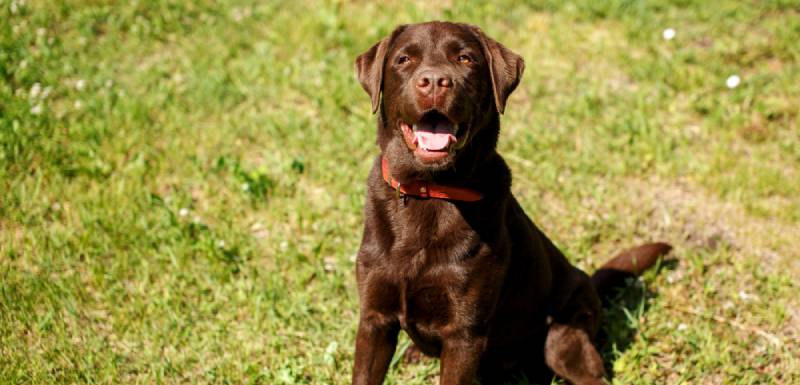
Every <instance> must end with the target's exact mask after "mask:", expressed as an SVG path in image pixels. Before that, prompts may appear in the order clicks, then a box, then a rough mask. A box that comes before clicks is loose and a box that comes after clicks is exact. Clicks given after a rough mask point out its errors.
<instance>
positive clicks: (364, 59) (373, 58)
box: [356, 25, 405, 114]
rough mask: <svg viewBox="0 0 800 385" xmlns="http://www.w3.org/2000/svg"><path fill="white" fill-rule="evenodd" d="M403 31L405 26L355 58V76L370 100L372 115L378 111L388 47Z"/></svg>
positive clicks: (398, 28)
mask: <svg viewBox="0 0 800 385" xmlns="http://www.w3.org/2000/svg"><path fill="white" fill-rule="evenodd" d="M403 29H405V25H401V26H399V27H397V28H396V29H395V30H394V32H392V34H391V36H389V37H387V38H385V39H383V40H381V41H380V42H378V43H377V44H375V45H373V46H372V47H371V48H370V49H368V50H367V52H364V53H362V54H361V55H358V57H357V58H356V76H357V77H358V81H359V82H360V83H361V87H364V91H367V94H369V97H370V98H371V99H372V113H373V114H374V113H375V111H377V110H378V102H379V101H380V100H381V91H382V90H383V66H384V64H385V63H386V53H387V52H388V51H389V45H390V44H391V42H392V41H393V40H394V38H395V37H396V36H397V35H399V34H400V32H402V30H403Z"/></svg>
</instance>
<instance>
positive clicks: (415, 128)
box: [411, 123, 419, 132]
mask: <svg viewBox="0 0 800 385" xmlns="http://www.w3.org/2000/svg"><path fill="white" fill-rule="evenodd" d="M411 129H412V130H414V132H417V130H418V129H419V128H418V127H417V124H416V123H414V125H413V126H411Z"/></svg>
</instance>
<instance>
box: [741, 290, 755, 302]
mask: <svg viewBox="0 0 800 385" xmlns="http://www.w3.org/2000/svg"><path fill="white" fill-rule="evenodd" d="M739 298H741V299H742V301H748V300H750V299H751V298H753V296H752V295H751V294H750V293H748V292H746V291H744V290H739Z"/></svg>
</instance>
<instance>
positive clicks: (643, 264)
mask: <svg viewBox="0 0 800 385" xmlns="http://www.w3.org/2000/svg"><path fill="white" fill-rule="evenodd" d="M670 250H672V246H670V245H669V244H666V243H662V242H655V243H647V244H644V245H641V246H637V247H634V248H632V249H628V250H625V251H623V252H621V253H619V254H618V255H617V256H616V257H614V258H612V259H611V260H610V261H608V262H606V263H605V264H604V265H603V266H602V267H601V268H600V269H598V270H597V271H595V272H594V274H592V283H593V284H594V287H595V289H596V290H597V293H598V294H599V295H600V298H603V299H604V300H605V299H607V298H608V297H609V296H611V295H613V294H614V289H615V288H618V287H621V286H623V285H624V284H625V279H626V278H635V277H638V276H639V275H641V274H642V273H643V272H644V271H645V270H647V269H649V268H651V267H653V265H655V264H656V262H657V261H658V258H660V257H661V256H663V255H665V254H667V253H669V251H670Z"/></svg>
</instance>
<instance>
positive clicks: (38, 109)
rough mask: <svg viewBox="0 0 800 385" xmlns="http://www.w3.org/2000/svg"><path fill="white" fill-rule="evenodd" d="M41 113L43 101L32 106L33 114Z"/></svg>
mask: <svg viewBox="0 0 800 385" xmlns="http://www.w3.org/2000/svg"><path fill="white" fill-rule="evenodd" d="M41 113H42V104H41V103H39V104H37V105H35V106H33V107H31V114H34V115H39V114H41Z"/></svg>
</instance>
